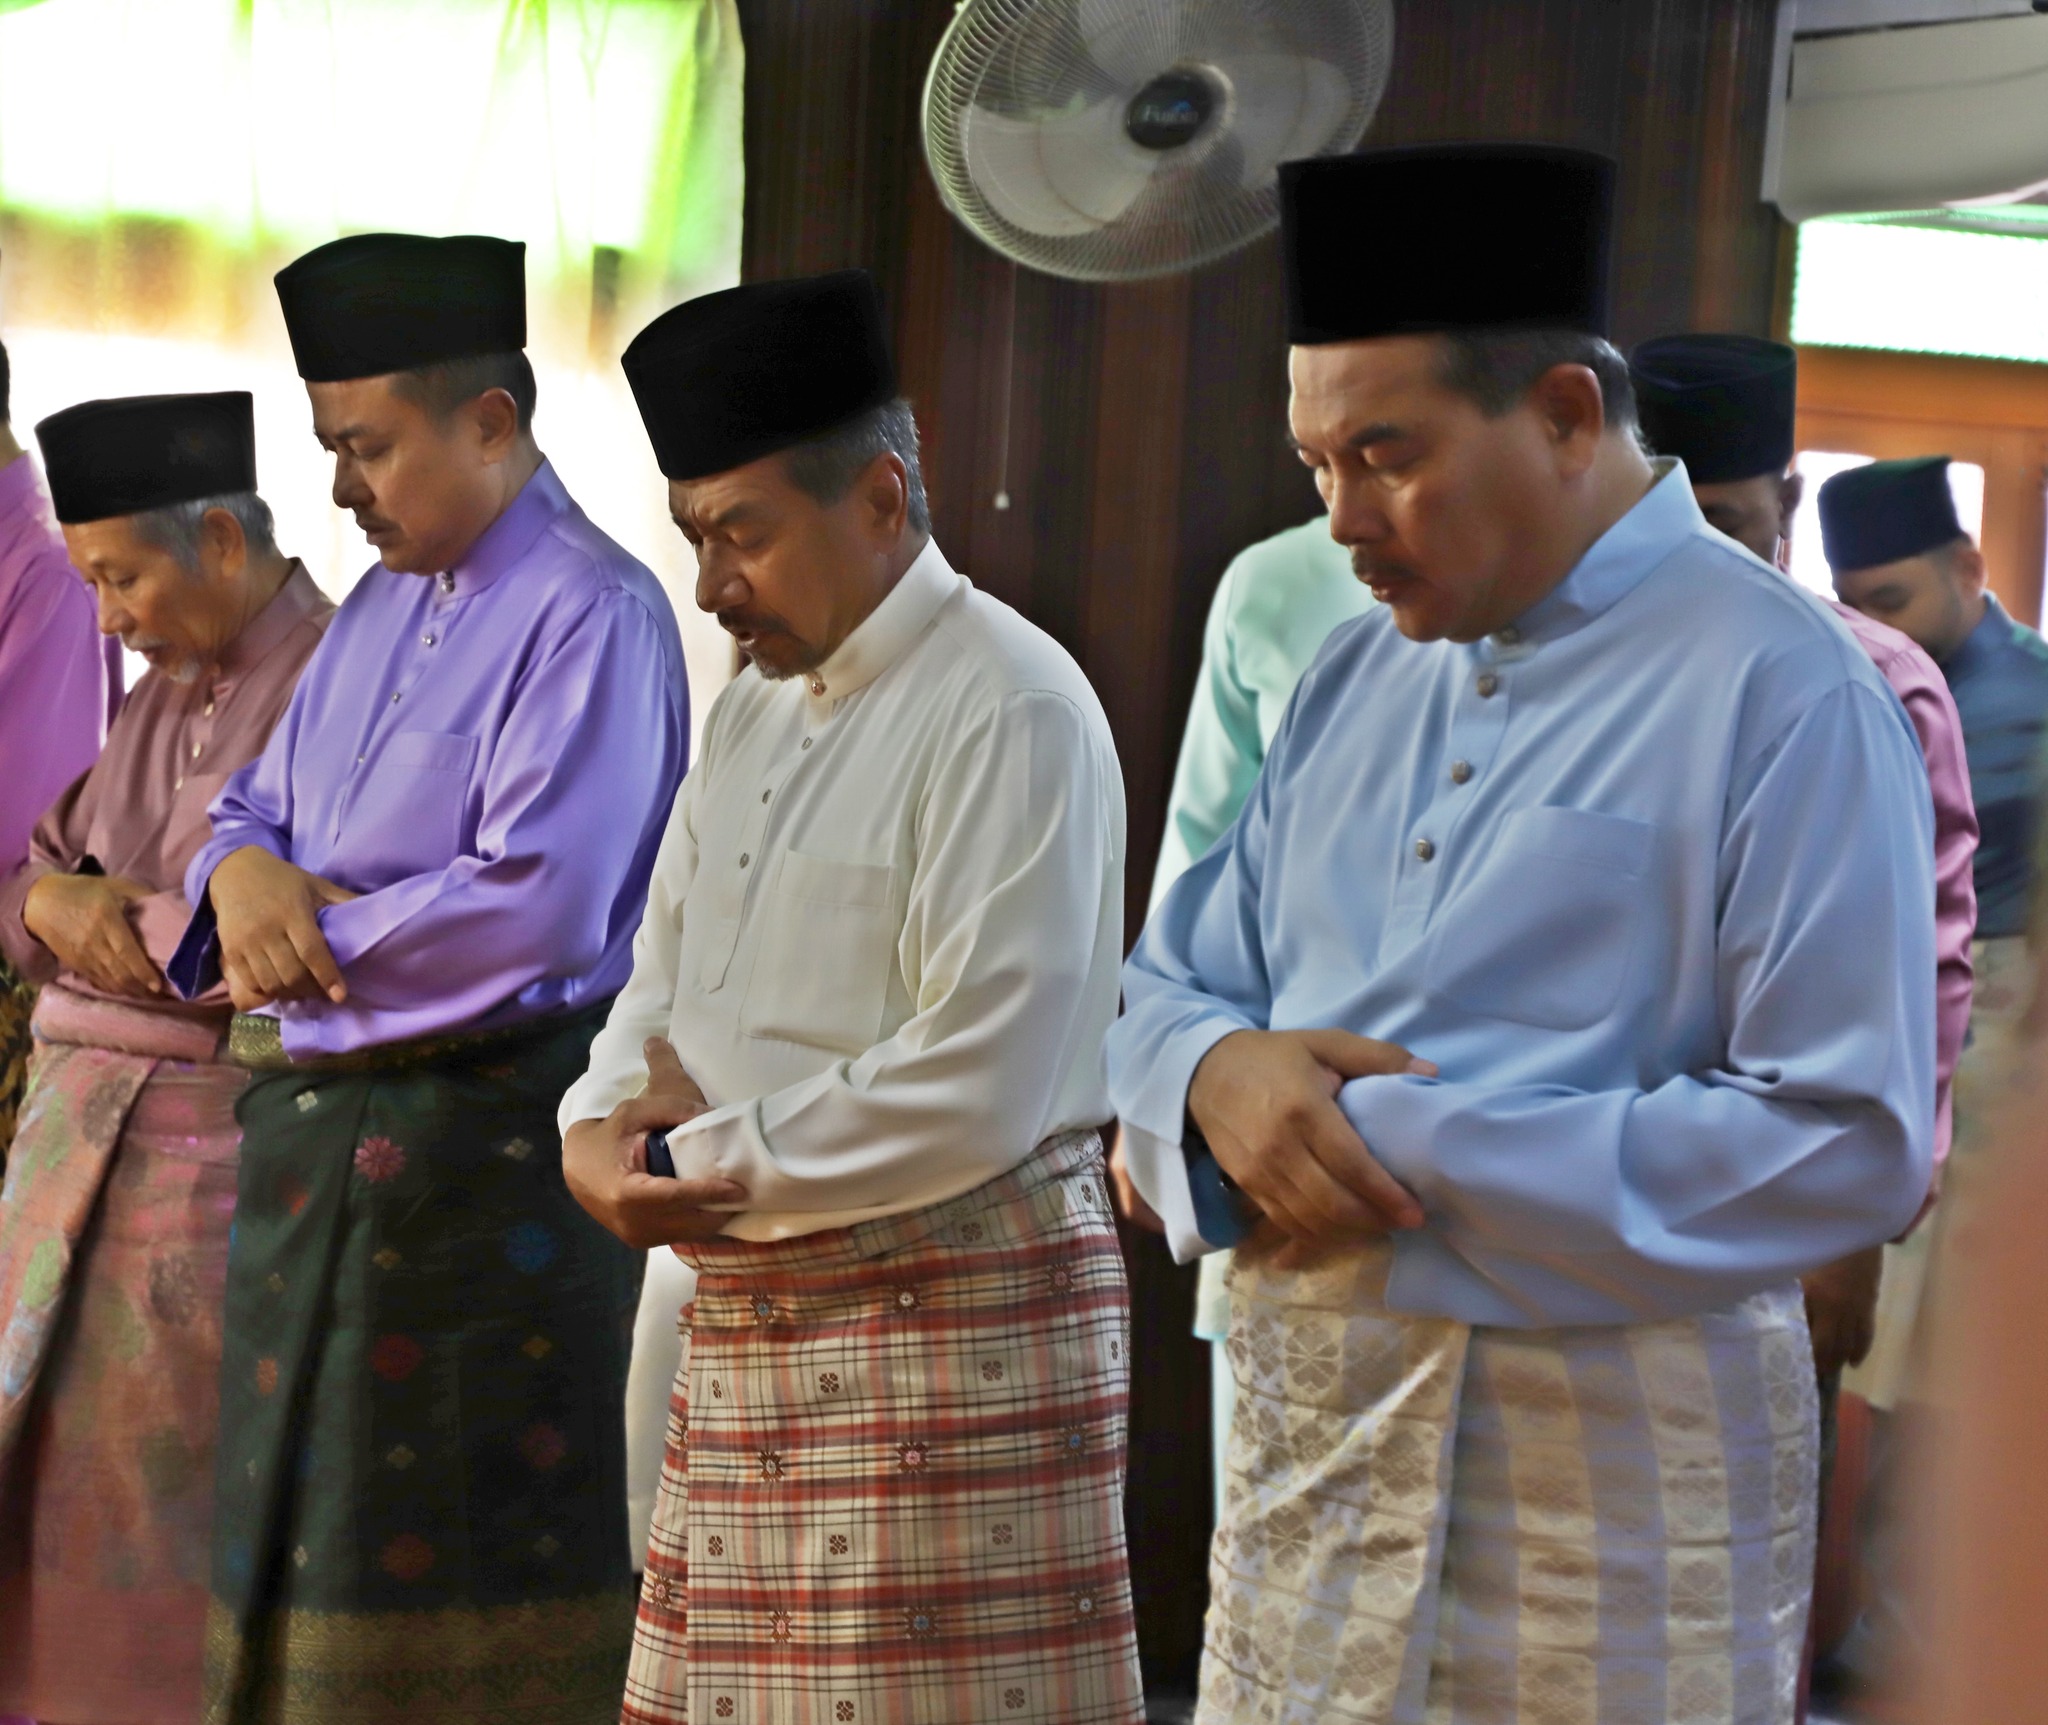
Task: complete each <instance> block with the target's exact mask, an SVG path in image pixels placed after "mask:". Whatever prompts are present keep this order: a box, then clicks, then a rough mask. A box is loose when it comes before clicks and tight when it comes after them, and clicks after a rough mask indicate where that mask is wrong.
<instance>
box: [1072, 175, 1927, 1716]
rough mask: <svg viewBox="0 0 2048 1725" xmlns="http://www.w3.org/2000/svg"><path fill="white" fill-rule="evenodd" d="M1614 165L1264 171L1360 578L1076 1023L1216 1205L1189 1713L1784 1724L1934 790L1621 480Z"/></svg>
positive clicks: (1900, 1130) (1140, 1129)
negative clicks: (1107, 1031) (1202, 1541)
mask: <svg viewBox="0 0 2048 1725" xmlns="http://www.w3.org/2000/svg"><path fill="white" fill-rule="evenodd" d="M1613 176H1614V169H1613V164H1612V163H1610V162H1607V161H1605V160H1604V159H1602V158H1599V157H1593V156H1588V155H1585V154H1583V153H1581V152H1577V151H1568V150H1552V149H1541V148H1534V147H1522V148H1513V147H1492V148H1480V147H1436V148H1425V149H1416V150H1406V151H1382V152H1370V153H1366V154H1362V155H1358V156H1354V157H1345V158H1332V159H1327V160H1321V161H1315V162H1305V163H1294V164H1290V165H1289V166H1287V167H1285V168H1283V169H1282V171H1281V202H1282V221H1283V231H1284V242H1285V257H1286V260H1287V265H1288V278H1287V279H1288V311H1289V324H1290V335H1291V338H1292V341H1293V343H1294V348H1293V352H1292V355H1291V358H1290V367H1291V374H1292V382H1293V394H1292V404H1291V419H1292V424H1293V428H1294V435H1295V438H1296V440H1297V442H1298V444H1299V445H1300V447H1301V451H1302V454H1303V458H1304V460H1305V461H1307V462H1308V464H1309V465H1310V466H1311V467H1312V468H1313V469H1314V470H1315V472H1316V477H1317V480H1318V483H1319V485H1320V486H1321V487H1322V490H1323V493H1324V496H1325V498H1326V499H1327V500H1328V502H1329V505H1330V517H1331V524H1332V531H1333V532H1334V533H1335V534H1336V536H1337V537H1338V539H1339V540H1341V541H1342V542H1344V543H1345V544H1347V545H1349V546H1351V547H1352V548H1353V551H1354V555H1355V557H1356V558H1357V561H1358V563H1359V567H1360V570H1361V572H1362V573H1363V574H1365V575H1366V576H1367V577H1368V579H1369V581H1370V584H1371V586H1372V588H1373V591H1374V594H1375V596H1376V597H1377V598H1379V599H1380V600H1381V602H1382V608H1381V609H1379V610H1376V611H1374V612H1372V613H1371V614H1369V615H1368V616H1366V617H1364V618H1361V619H1359V620H1358V621H1357V622H1355V623H1350V624H1346V625H1344V626H1342V627H1341V628H1339V629H1338V630H1337V631H1336V633H1335V634H1334V635H1333V636H1332V637H1331V640H1330V644H1329V646H1328V647H1326V648H1325V650H1324V652H1323V654H1322V656H1321V657H1320V658H1319V659H1318V661H1317V663H1316V664H1315V665H1314V666H1313V667H1312V668H1311V669H1310V671H1309V673H1308V675H1307V676H1306V677H1305V678H1304V679H1303V681H1302V685H1301V687H1300V689H1299V690H1298V691H1297V693H1296V696H1295V701H1294V705H1293V707H1292V708H1291V709H1290V712H1289V715H1288V719H1287V722H1286V723H1285V724H1284V725H1283V726H1282V728H1281V731H1280V734H1279V736H1278V737H1277V738H1276V739H1275V741H1274V747H1273V751H1272V753H1271V754H1270V755H1269V756H1268V757H1267V761H1266V767H1265V771H1264V774H1263V775H1262V777H1261V779H1260V782H1259V786H1258V789H1257V790H1256V791H1255V792H1254V794H1253V797H1252V800H1251V801H1250V803H1248V804H1247V806H1246V809H1245V813H1244V814H1243V816H1242V817H1241V818H1240V819H1239V821H1238V824H1237V827H1236V830H1235V832H1234V833H1233V835H1232V838H1231V840H1230V842H1229V843H1228V844H1227V845H1225V846H1222V847H1219V848H1218V849H1217V850H1215V851H1213V852H1212V853H1210V855H1209V856H1208V857H1206V858H1204V859H1203V860H1202V861H1200V862H1198V863H1196V864H1195V865H1194V866H1193V867H1192V868H1191V869H1190V870H1189V871H1188V872H1187V873H1186V874H1185V875H1183V876H1182V878H1181V880H1180V882H1179V884H1177V885H1176V886H1175V887H1174V889H1173V890H1172V891H1171V892H1170V893H1169V894H1168V895H1167V897H1166V900H1165V902H1164V903H1163V904H1162V905H1161V906H1160V908H1159V911H1158V913H1157V914H1156V915H1155V916H1154V917H1153V918H1152V920H1151V922H1150V924H1149V925H1148V927H1147V929H1146V931H1145V934H1144V936H1143V937H1142V939H1141V940H1140V942H1139V944H1138V947H1137V949H1136V951H1135V952H1134V953H1133V955H1132V958H1131V961H1130V963H1129V964H1128V965H1127V967H1126V969H1125V979H1124V981H1125V998H1126V1002H1127V1005H1128V1012H1127V1015H1126V1016H1125V1018H1124V1019H1122V1020H1121V1021H1120V1022H1119V1023H1118V1025H1117V1026H1116V1028H1115V1029H1114V1030H1113V1031H1112V1033H1111V1037H1110V1064H1111V1079H1112V1094H1113V1096H1114V1098H1115V1101H1116V1103H1117V1112H1118V1115H1119V1116H1120V1118H1121V1119H1122V1121H1123V1123H1124V1131H1125V1141H1126V1145H1127V1148H1128V1151H1129V1154H1130V1159H1131V1164H1132V1169H1133V1173H1134V1174H1135V1176H1136V1178H1137V1181H1138V1184H1139V1186H1140V1189H1141V1190H1142V1192H1143V1194H1144V1196H1145V1197H1146V1198H1147V1199H1148V1200H1149V1202H1150V1203H1151V1204H1152V1206H1153V1207H1154V1208H1155V1209H1156V1210H1157V1211H1158V1212H1159V1213H1160V1214H1161V1216H1162V1217H1163V1218H1164V1219H1165V1221H1166V1223H1167V1226H1168V1228H1169V1232H1170V1235H1171V1237H1172V1239H1173V1241H1174V1243H1175V1245H1176V1249H1177V1250H1178V1251H1180V1252H1181V1253H1182V1254H1183V1255H1185V1254H1187V1253H1191V1252H1196V1251H1200V1250H1203V1249H1206V1247H1207V1246H1209V1245H1217V1244H1225V1243H1229V1242H1230V1240H1231V1238H1232V1236H1234V1235H1241V1234H1243V1233H1244V1232H1245V1230H1246V1227H1247V1224H1248V1223H1249V1222H1251V1221H1252V1220H1254V1219H1255V1217H1263V1219H1264V1225H1262V1226H1260V1227H1259V1228H1258V1229H1257V1231H1256V1232H1252V1233H1250V1234H1249V1237H1248V1238H1247V1239H1246V1241H1245V1243H1244V1244H1243V1245H1240V1246H1239V1248H1238V1250H1237V1252H1236V1256H1235V1262H1234V1264H1233V1266H1232V1270H1231V1276H1230V1282H1231V1349H1232V1358H1233V1362H1234V1364H1235V1366H1236V1369H1237V1375H1238V1394H1239V1417H1238V1420H1237V1424H1236V1427H1235V1430H1234V1433H1233V1438H1232V1446H1231V1459H1230V1468H1231V1481H1230V1488H1229V1501H1228V1504H1227V1507H1226V1512H1225V1516H1224V1521H1223V1525H1222V1527H1221V1528H1220V1529H1219V1531H1218V1534H1217V1540H1216V1545H1215V1551H1214V1556H1213V1560H1212V1576H1213V1584H1212V1599H1213V1602H1214V1603H1213V1604H1212V1607H1211V1614H1210V1624H1209V1634H1208V1642H1207V1650H1206V1655H1205V1660H1204V1676H1203V1693H1202V1714H1201V1715H1200V1716H1201V1717H1203V1718H1206V1719H1214V1720H1217V1721H1221V1720H1226V1719H1238V1718H1248V1717H1266V1716H1272V1717H1282V1716H1288V1717H1292V1716H1299V1717H1302V1718H1318V1719H1338V1720H1353V1721H1373V1722H1376V1725H1377V1722H1382V1721H1385V1722H1398V1725H1410V1722H1413V1721H1418V1720H1420V1719H1422V1718H1423V1717H1424V1715H1425V1713H1428V1714H1430V1715H1431V1716H1436V1715H1439V1714H1441V1715H1443V1716H1449V1715H1450V1714H1451V1713H1452V1712H1454V1711H1455V1712H1456V1713H1457V1714H1459V1715H1460V1716H1465V1717H1473V1718H1495V1719H1505V1718H1517V1717H1519V1718H1524V1719H1531V1718H1537V1717H1544V1716H1557V1717H1567V1718H1595V1717H1597V1718H1600V1719H1603V1720H1612V1721H1627V1722H1630V1725H1651V1722H1661V1721H1666V1720H1670V1719H1676V1718H1697V1719H1712V1720H1728V1721H1740V1722H1742V1725H1757V1722H1762V1721H1776V1720H1785V1719H1789V1717H1790V1714H1791V1710H1792V1704H1793V1694H1794V1690H1795V1688H1796V1682H1797V1674H1798V1667H1799V1656H1800V1650H1801V1646H1802V1644H1803V1641H1804V1636H1805V1628H1806V1604H1807V1596H1808V1592H1809V1589H1810V1586H1811V1576H1812V1560H1813V1547H1812V1534H1813V1514H1814V1504H1813V1483H1814V1481H1813V1469H1814V1453H1815V1447H1816V1429H1815V1398H1814V1387H1813V1373H1812V1367H1811V1362H1810V1359H1809V1348H1810V1344H1809V1341H1808V1338H1807V1333H1806V1325H1805V1320H1804V1313H1803V1310H1802V1307H1801V1302H1800V1297H1799V1288H1798V1282H1797V1278H1798V1277H1799V1276H1800V1275H1801V1274H1803V1273H1805V1272H1806V1271H1808V1270H1810V1269H1813V1268H1814V1267H1816V1266H1817V1265H1820V1264H1822V1263H1826V1262H1829V1261H1831V1260H1833V1259H1836V1258H1840V1257H1842V1256H1844V1255H1845V1254H1846V1253H1848V1252H1851V1251H1854V1250H1857V1249H1859V1248H1861V1247H1863V1246H1866V1245H1868V1244H1870V1243H1871V1242H1873V1241H1875V1240H1879V1239H1882V1238H1885V1237H1887V1236H1888V1235H1890V1234H1893V1233H1896V1232H1897V1231H1898V1230H1899V1229H1900V1228H1901V1227H1903V1226H1904V1225H1905V1223H1906V1222H1907V1221H1908V1220H1909V1219H1910V1218H1911V1217H1912V1215H1913V1213H1914V1212H1915V1210H1916V1209H1917V1208H1918V1206H1919V1204H1920V1201H1921V1199H1922V1198H1923V1196H1924V1195H1925V1192H1926V1186H1927V1178H1928V1171H1929V1165H1930V1161H1931V1155H1932V1142H1931V1139H1932V1131H1931V1127H1932V1121H1933V1114H1934V1103H1933V1065H1934V1028H1933V993H1934V953H1933V929H1932V920H1933V919H1932V916H1931V913H1930V909H1929V907H1930V906H1931V904H1932V902H1933V880H1932V866H1931V860H1930V859H1931V857H1932V853H1933V839H1932V834H1931V821H1930V815H1929V809H1928V792H1927V778H1926V771H1925V769H1924V767H1923V766H1922V764H1921V761H1920V756H1919V750H1918V747H1917V745H1916V742H1915V740H1914V737H1913V734H1912V731H1911V728H1910V727H1909V726H1908V725H1907V723H1906V721H1905V718H1904V715H1903V714H1902V713H1901V712H1900V711H1899V708H1898V704H1897V702H1896V701H1895V700H1894V699H1893V698H1892V696H1891V694H1890V693H1889V691H1888V690H1886V688H1885V687H1884V684H1883V683H1882V681H1881V680H1880V679H1879V677H1878V675H1877V673H1876V671H1875V670H1874V669H1873V668H1872V667H1871V665H1870V662H1869V661H1868V659H1866V658H1865V657H1864V656H1863V655H1862V654H1861V653H1860V652H1858V651H1857V649H1856V646H1855V643H1854V642H1853V641H1852V640H1851V639H1850V638H1849V636H1848V633H1847V631H1846V630H1844V629H1843V628H1842V627H1841V626H1840V624H1839V623H1838V622H1837V621H1836V620H1835V619H1833V618H1831V617H1829V616H1827V615H1826V614H1825V613H1824V612H1822V611H1821V610H1820V609H1819V608H1818V607H1816V606H1814V605H1812V604H1811V603H1810V602H1808V601H1807V600H1806V599H1804V598H1803V597H1802V596H1801V595H1799V594H1797V593H1794V592H1791V591H1790V590H1788V588H1787V587H1786V585H1785V583H1784V582H1783V581H1782V580H1781V579H1779V578H1778V577H1777V576H1776V575H1775V574H1774V573H1773V572H1771V571H1770V570H1768V569H1764V568H1762V567H1760V566H1758V565H1757V564H1756V563H1755V562H1753V561H1752V560H1751V559H1750V558H1749V557H1748V556H1747V555H1746V554H1744V553H1743V552H1741V551H1739V550H1737V549H1736V548H1734V547H1732V546H1730V545H1729V544H1728V543H1727V542H1726V541H1725V540H1723V539H1722V538H1721V537H1720V536H1719V535H1718V534H1714V533H1712V532H1710V531H1708V530H1707V528H1706V526H1705V523H1704V522H1703V521H1702V520H1701V517H1700V513H1699V509H1698V506H1697V504H1696V503H1695V502H1694V501H1693V497H1692V493H1691V491H1690V489H1689V488H1688V487H1687V485H1686V483H1685V479H1684V475H1683V474H1682V473H1680V472H1679V471H1678V470H1677V469H1676V467H1675V465H1674V464H1670V463H1664V464H1661V465H1659V466H1655V467H1653V466H1652V465H1651V464H1650V463H1649V462H1647V461H1646V460H1645V459H1644V457H1643V455H1642V453H1641V451H1640V448H1639V446H1638V445H1637V442H1636V438H1635V426H1634V423H1633V421H1634V409H1633V400H1632V396H1631V392H1630V389H1629V382H1628V372H1627V367H1626V364H1625V362H1624V361H1623V360H1622V358H1621V356H1620V355H1619V354H1618V353H1616V352H1615V351H1614V349H1613V348H1612V347H1611V346H1609V345H1608V344H1607V343H1606V342H1605V341H1604V340H1603V339H1601V331H1602V329H1603V327H1604V322H1605V304H1606V278H1607V260H1608V236H1609V224H1610V213H1611V204H1612V191H1613ZM1446 209H1456V210H1458V211H1459V212H1460V222H1461V226H1460V228H1459V232H1461V233H1465V234H1469V235H1473V236H1478V238H1476V239H1475V240H1474V241H1473V242H1472V243H1471V244H1470V245H1467V246H1462V247H1461V246H1457V245H1450V246H1446V244H1445V242H1444V234H1445V228H1444V223H1443V216H1442V212H1443V211H1444V210H1446ZM1389 256H1394V257H1398V258H1399V259H1400V260H1401V267H1400V268H1397V269H1388V268H1386V267H1385V260H1386V259H1387V258H1388V257H1389ZM1503 257H1507V258H1513V259H1517V260H1530V259H1541V260H1543V264H1544V267H1543V268H1541V269H1540V270H1539V269H1534V268H1515V269H1504V268H1502V267H1500V260H1501V259H1502V258H1503ZM1369 1038H1380V1039H1384V1040H1369Z"/></svg>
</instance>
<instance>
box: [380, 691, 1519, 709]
mask: <svg viewBox="0 0 2048 1725" xmlns="http://www.w3.org/2000/svg"><path fill="white" fill-rule="evenodd" d="M1480 693H1481V694H1482V695H1490V694H1492V693H1493V691H1492V690H1491V689H1482V690H1480ZM391 704H392V705H393V706H394V707H395V706H397V705H398V691H397V690H396V689H394V690H392V692H391Z"/></svg>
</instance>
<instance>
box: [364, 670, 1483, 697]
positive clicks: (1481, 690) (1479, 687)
mask: <svg viewBox="0 0 2048 1725" xmlns="http://www.w3.org/2000/svg"><path fill="white" fill-rule="evenodd" d="M1475 686H1476V687H1477V688H1478V690H1479V698H1480V699H1481V700H1482V701H1490V700H1492V699H1493V695H1494V691H1495V690H1496V689H1498V688H1499V687H1500V679H1499V678H1498V677H1496V676H1495V675H1494V674H1493V673H1492V672H1491V671H1481V672H1480V673H1479V681H1478V683H1477V684H1476V685H1475ZM391 698H392V699H393V700H394V701H395V700H397V699H398V697H397V696H396V695H393V696H392V697H391Z"/></svg>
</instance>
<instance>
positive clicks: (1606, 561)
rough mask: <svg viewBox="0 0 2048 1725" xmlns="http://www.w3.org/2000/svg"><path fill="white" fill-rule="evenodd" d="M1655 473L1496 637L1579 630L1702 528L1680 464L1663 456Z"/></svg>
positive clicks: (1541, 636) (1548, 636)
mask: <svg viewBox="0 0 2048 1725" xmlns="http://www.w3.org/2000/svg"><path fill="white" fill-rule="evenodd" d="M1650 466H1651V470H1652V471H1653V472H1655V474H1656V475H1657V477H1656V479H1655V481H1654V482H1653V483H1652V484H1651V486H1650V489H1649V490H1648V491H1646V492H1644V493H1643V495H1642V496H1641V497H1640V498H1639V499H1638V500H1637V501H1636V503H1635V505H1634V507H1633V508H1631V509H1630V510H1629V512H1628V513H1627V514H1626V515H1624V516H1622V518H1621V519H1620V520H1619V521H1617V522H1615V524H1614V525H1613V526H1612V527H1610V528H1608V529H1607V531H1606V532H1605V533H1603V534H1601V535H1600V537H1599V538H1598V539H1596V540H1594V541H1593V543H1592V544H1591V545H1590V546H1589V547H1587V550H1586V554H1585V555H1584V556H1583V557H1581V558H1580V559H1579V560H1578V563H1577V564H1576V565H1575V566H1574V567H1573V569H1572V572H1571V573H1570V574H1569V575H1567V576H1566V577H1565V578H1564V579H1563V580H1562V581H1560V582H1559V583H1558V584H1557V585H1556V586H1555V587H1553V588H1551V590H1550V591H1549V592H1548V593H1546V594H1544V595H1543V597H1542V598H1541V599H1538V600H1537V601H1536V603H1535V604H1533V605H1531V606H1530V607H1529V609H1528V610H1526V611H1524V612H1523V613H1522V615H1521V616H1519V617H1517V618H1516V619H1515V621H1514V625H1513V627H1512V628H1511V629H1507V630H1503V631H1501V634H1500V635H1499V636H1497V637H1495V638H1496V639H1497V640H1501V641H1502V642H1503V644H1512V643H1513V642H1514V641H1516V640H1525V641H1541V640H1554V639H1556V638H1557V637H1558V636H1560V635H1569V634H1571V633H1572V631H1574V630H1575V629H1581V628H1583V627H1585V625H1586V624H1588V623H1590V622H1592V621H1593V620H1594V618H1596V617H1598V616H1600V615H1601V614H1602V613H1603V612H1605V611H1607V610H1609V609H1611V608H1612V607H1613V606H1615V605H1616V604H1618V603H1620V601H1621V600H1623V599H1625V598H1627V597H1628V595H1629V594H1630V593H1632V592H1634V591H1635V589H1636V587H1637V586H1638V585H1639V584H1640V583H1641V581H1642V579H1643V577H1644V576H1646V575H1648V574H1649V572H1650V571H1651V570H1652V569H1654V568H1656V567H1657V565H1658V564H1660V563H1662V562H1663V561H1664V559H1665V558H1666V557H1668V556H1669V555H1670V554H1671V553H1672V552H1673V551H1675V550H1676V549H1677V548H1678V547H1679V546H1680V545H1681V544H1683V543H1684V542H1685V541H1686V540H1687V539H1689V538H1690V537H1692V536H1693V535H1694V534H1696V533H1700V532H1703V531H1704V530H1705V528H1706V517H1705V516H1703V515H1702V514H1701V513H1700V506H1699V504H1698V503H1697V502H1696V501H1695V500H1694V498H1693V494H1692V481H1691V480H1690V479H1688V478H1687V477H1686V474H1685V464H1684V463H1683V462H1680V461H1675V460H1673V459H1671V458H1670V457H1668V456H1660V457H1658V458H1657V459H1656V460H1654V461H1652V462H1651V463H1650Z"/></svg>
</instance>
